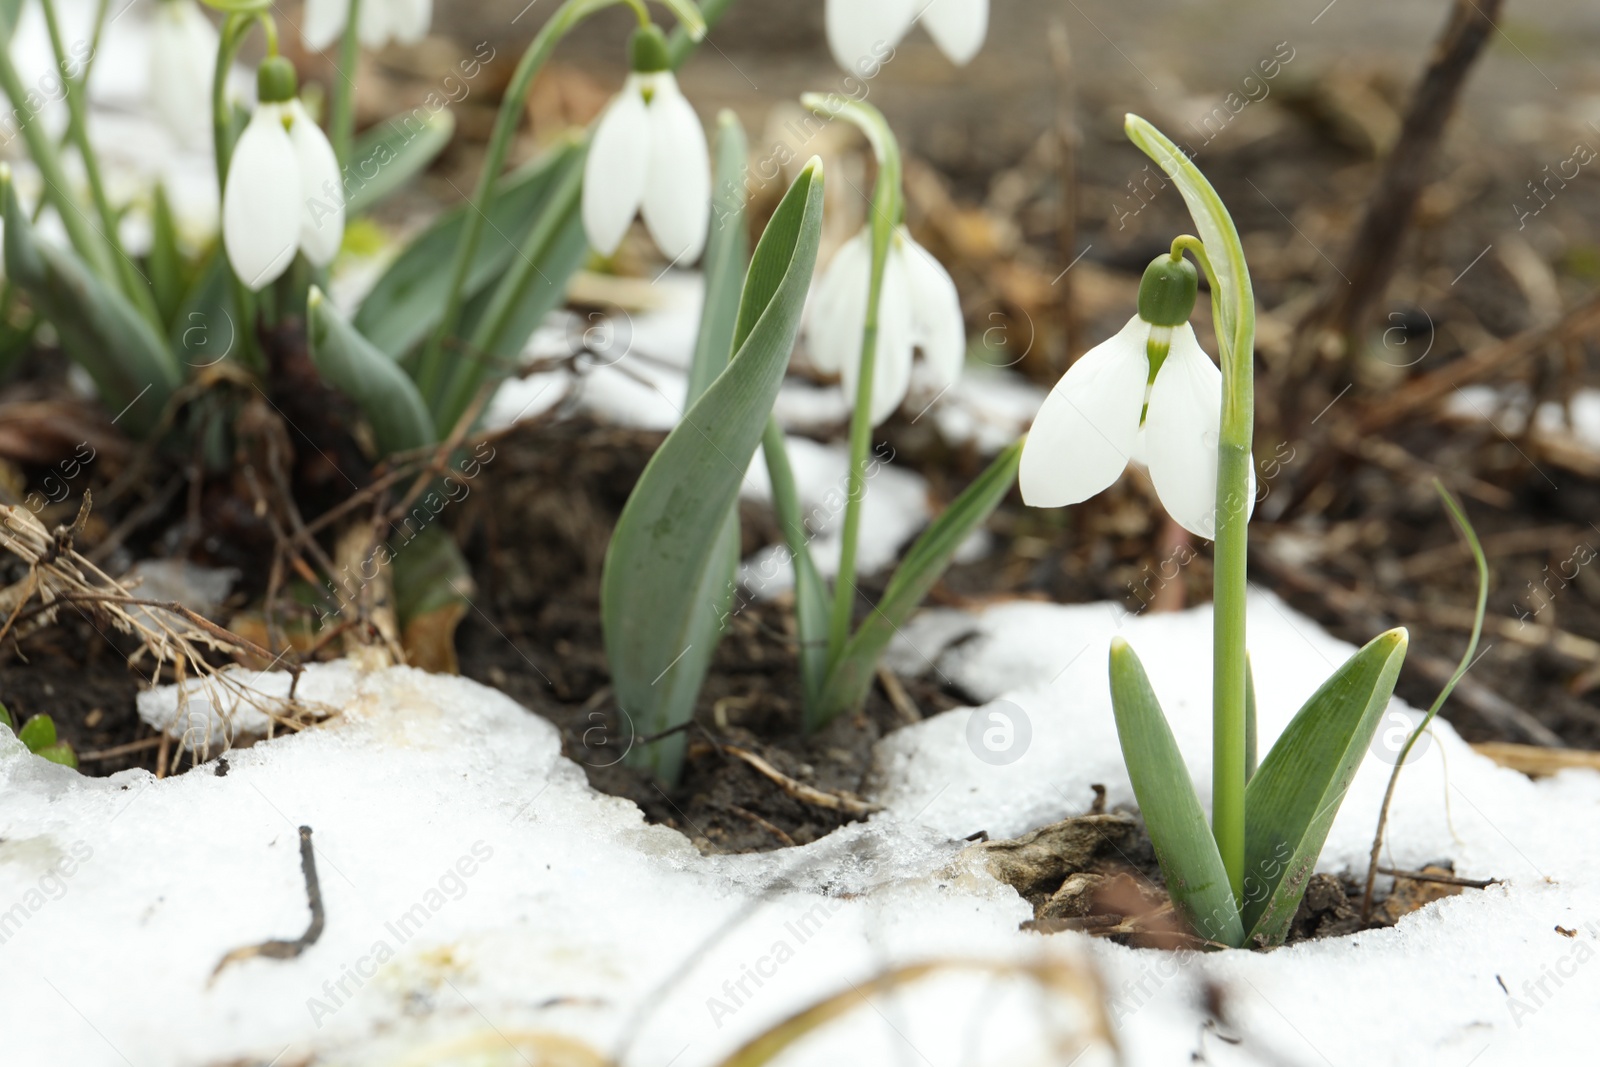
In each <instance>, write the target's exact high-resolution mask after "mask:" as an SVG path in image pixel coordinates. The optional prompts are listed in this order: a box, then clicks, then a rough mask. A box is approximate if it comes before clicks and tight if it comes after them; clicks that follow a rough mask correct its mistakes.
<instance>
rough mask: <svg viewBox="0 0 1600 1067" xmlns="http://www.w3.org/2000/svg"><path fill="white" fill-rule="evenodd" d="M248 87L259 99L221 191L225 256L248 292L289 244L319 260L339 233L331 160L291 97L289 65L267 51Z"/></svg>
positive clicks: (339, 206) (268, 276)
mask: <svg viewBox="0 0 1600 1067" xmlns="http://www.w3.org/2000/svg"><path fill="white" fill-rule="evenodd" d="M256 85H257V95H258V97H259V99H260V103H258V104H257V105H256V110H255V114H253V115H251V116H250V124H249V125H248V126H246V127H245V129H244V133H242V134H240V135H239V143H238V144H237V145H236V146H235V147H234V150H233V160H232V162H231V163H230V164H229V166H228V181H227V188H226V190H225V191H224V193H223V196H222V242H223V245H224V247H225V248H226V249H227V251H228V262H229V263H230V264H232V265H233V272H234V274H236V275H238V277H239V280H240V281H242V282H244V284H245V285H246V286H248V287H249V288H250V289H253V290H259V289H261V288H263V287H265V286H267V285H269V284H271V283H272V282H273V281H274V280H276V279H277V278H278V276H279V275H281V274H282V273H283V272H284V271H285V270H287V269H288V267H289V264H290V263H292V262H294V254H295V252H296V251H297V250H298V251H301V252H304V253H305V256H306V259H308V260H310V261H311V262H312V263H313V264H315V265H316V266H319V267H325V266H327V265H328V264H329V263H331V262H332V261H333V257H334V254H335V253H337V252H338V251H339V242H340V241H342V240H343V239H344V197H343V192H342V187H341V184H340V179H339V161H338V160H337V159H335V158H334V155H333V146H332V145H330V144H329V143H328V138H327V136H326V135H324V134H323V132H322V130H321V129H319V128H318V127H317V124H316V123H315V122H313V121H311V116H310V115H308V114H306V109H305V108H304V107H303V106H301V104H300V101H299V100H298V99H296V98H295V76H294V68H293V67H292V66H290V65H289V61H288V60H286V59H283V58H282V57H279V56H273V57H271V58H270V59H268V60H266V61H265V62H264V63H262V64H261V68H260V70H259V71H257V73H256Z"/></svg>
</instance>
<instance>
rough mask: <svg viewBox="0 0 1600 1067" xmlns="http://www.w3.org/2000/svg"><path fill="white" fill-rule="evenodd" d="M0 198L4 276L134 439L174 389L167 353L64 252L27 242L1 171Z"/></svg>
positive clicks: (6, 174) (125, 305) (122, 301)
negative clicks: (57, 338)
mask: <svg viewBox="0 0 1600 1067" xmlns="http://www.w3.org/2000/svg"><path fill="white" fill-rule="evenodd" d="M0 198H3V200H4V202H5V203H4V211H5V223H6V225H5V264H6V274H7V276H8V277H9V279H10V280H11V282H12V284H14V285H16V286H17V287H18V288H19V289H21V290H22V291H23V292H24V293H26V294H27V296H28V299H29V300H31V301H32V303H33V307H34V310H35V311H37V312H38V313H39V314H40V315H41V316H43V317H44V318H45V319H46V320H48V321H49V322H50V324H51V325H53V326H54V327H55V329H56V333H57V334H58V335H59V336H60V338H61V347H62V348H63V349H64V350H65V351H66V353H67V355H68V356H70V357H71V358H72V359H73V361H74V362H76V363H77V364H79V365H80V366H81V367H83V369H84V370H86V371H88V372H89V377H90V378H92V379H94V383H95V387H96V388H97V389H98V390H99V391H100V397H101V399H102V400H104V401H105V403H106V405H107V406H108V407H110V408H112V409H113V410H116V411H122V412H125V413H126V414H125V416H124V418H125V419H126V421H125V423H124V425H126V426H128V427H129V428H131V429H132V431H133V432H134V433H135V434H141V433H145V432H148V431H149V430H151V429H152V428H154V427H155V425H156V424H157V423H158V421H159V420H160V416H161V412H162V410H163V409H164V408H165V406H166V404H167V401H168V400H169V399H171V397H172V394H173V391H174V390H176V389H177V387H178V382H179V379H180V375H179V372H178V363H177V359H176V358H175V357H174V356H173V354H172V351H171V350H170V349H169V348H168V347H167V345H166V342H165V341H163V340H162V339H161V337H159V336H158V335H157V334H156V332H155V330H154V328H153V327H152V326H151V325H150V323H149V321H148V320H147V319H146V318H145V317H144V316H143V315H141V314H139V312H138V311H137V310H136V309H135V308H134V306H133V305H132V304H131V303H129V302H128V298H127V297H125V296H123V295H122V293H121V292H119V291H118V290H117V289H116V288H115V287H114V286H112V285H110V284H107V283H106V282H105V281H104V280H102V279H101V278H100V277H98V276H97V275H95V274H94V273H93V272H91V271H90V270H89V269H88V268H87V267H85V266H84V265H83V263H82V262H81V261H79V259H78V258H77V256H76V255H74V254H73V253H72V252H69V251H67V250H66V249H64V248H57V247H56V246H55V245H53V244H50V243H48V242H45V241H40V240H37V239H36V238H35V236H34V230H33V226H32V224H31V223H30V222H29V220H28V216H27V214H26V213H25V212H23V211H22V208H21V205H20V204H19V203H18V201H17V195H16V190H15V189H14V188H13V187H12V184H11V172H10V170H9V169H8V168H4V167H0ZM135 401H137V403H135Z"/></svg>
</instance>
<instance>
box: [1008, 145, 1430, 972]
mask: <svg viewBox="0 0 1600 1067" xmlns="http://www.w3.org/2000/svg"><path fill="white" fill-rule="evenodd" d="M1127 132H1128V137H1129V139H1130V140H1132V141H1133V142H1134V143H1135V144H1136V145H1138V146H1139V148H1140V149H1142V150H1143V151H1144V152H1145V153H1146V154H1147V155H1149V156H1150V157H1151V158H1152V159H1153V160H1155V161H1156V163H1158V164H1159V165H1160V166H1161V167H1162V169H1163V170H1164V171H1166V173H1167V176H1168V177H1169V178H1170V179H1171V180H1172V182H1173V184H1174V185H1175V186H1176V187H1177V188H1178V190H1179V192H1180V193H1181V194H1182V195H1183V198H1184V200H1185V202H1186V203H1187V205H1188V207H1189V211H1190V214H1191V215H1193V217H1194V221H1195V225H1196V227H1197V228H1198V229H1199V231H1200V233H1201V235H1202V236H1201V238H1193V237H1180V238H1178V239H1177V240H1176V241H1174V242H1173V245H1172V252H1171V254H1170V255H1169V256H1163V257H1161V258H1159V259H1157V260H1156V262H1155V263H1153V264H1151V266H1150V268H1149V270H1147V271H1146V272H1145V277H1144V280H1143V282H1142V284H1141V286H1140V293H1139V310H1138V314H1137V315H1135V316H1134V318H1133V319H1132V320H1131V321H1130V322H1129V323H1128V325H1127V326H1126V327H1124V328H1123V330H1122V332H1121V333H1119V334H1118V335H1117V336H1116V337H1113V338H1112V339H1111V340H1109V341H1106V342H1105V343H1103V344H1101V345H1099V346H1097V347H1096V348H1095V349H1094V350H1092V351H1091V352H1089V353H1088V354H1087V355H1085V356H1084V357H1083V358H1082V359H1080V360H1079V361H1078V363H1077V364H1075V365H1074V366H1073V367H1072V369H1071V370H1069V371H1068V372H1067V374H1066V376H1065V377H1063V378H1062V380H1061V382H1060V383H1059V384H1058V385H1057V386H1056V388H1055V390H1054V391H1053V392H1052V393H1051V395H1050V397H1049V398H1048V399H1047V400H1046V402H1045V405H1044V407H1043V408H1042V409H1041V411H1040V413H1039V417H1038V419H1037V420H1036V422H1035V427H1034V430H1033V433H1032V434H1031V435H1030V437H1029V439H1028V443H1027V446H1026V448H1025V451H1024V456H1023V460H1022V473H1021V478H1022V486H1023V494H1024V498H1025V499H1026V500H1027V501H1028V502H1029V503H1030V504H1036V505H1043V506H1055V505H1059V504H1064V503H1072V502H1075V501H1077V500H1082V499H1085V498H1087V497H1089V496H1092V495H1093V494H1094V493H1096V492H1098V491H1099V490H1100V489H1103V488H1104V487H1105V486H1106V485H1109V484H1110V483H1111V482H1112V481H1114V480H1115V479H1116V477H1117V476H1118V474H1120V473H1121V471H1122V469H1123V467H1124V466H1125V465H1126V461H1127V457H1128V454H1129V453H1131V452H1132V451H1133V449H1134V443H1135V439H1136V437H1137V435H1138V433H1139V425H1140V421H1141V412H1142V413H1143V415H1142V418H1143V421H1144V424H1145V426H1146V430H1145V434H1146V448H1145V452H1146V455H1147V457H1148V459H1149V462H1150V473H1151V477H1152V480H1153V481H1155V483H1156V492H1157V495H1158V496H1160V498H1161V500H1162V503H1163V504H1164V505H1165V506H1166V507H1167V509H1168V511H1169V512H1170V513H1171V514H1172V516H1173V517H1174V518H1175V519H1177V520H1178V521H1179V522H1180V523H1182V524H1183V525H1184V526H1185V527H1186V528H1188V529H1189V530H1190V531H1192V532H1194V533H1197V534H1201V535H1202V536H1208V535H1214V536H1215V538H1216V548H1215V552H1214V560H1215V563H1214V566H1213V580H1214V597H1213V600H1214V604H1213V608H1212V615H1213V620H1214V621H1213V628H1214V639H1213V653H1212V655H1213V666H1212V746H1211V749H1212V751H1211V756H1212V783H1211V787H1212V812H1211V825H1210V826H1209V827H1207V825H1206V819H1205V814H1204V811H1203V809H1202V807H1201V805H1200V799H1199V796H1198V794H1197V793H1196V791H1195V788H1194V784H1193V781H1192V779H1191V778H1190V776H1189V770H1188V766H1187V764H1186V763H1185V761H1184V758H1183V754H1182V753H1181V752H1180V751H1179V750H1178V746H1177V742H1176V741H1175V740H1174V737H1173V733H1172V730H1171V728H1170V727H1169V726H1168V724H1167V719H1166V716H1165V715H1164V714H1163V712H1162V710H1161V704H1160V701H1159V700H1158V699H1157V697H1156V694H1155V691H1154V689H1153V688H1152V687H1151V685H1150V680H1149V678H1148V676H1147V675H1146V674H1145V671H1144V667H1143V665H1142V664H1141V663H1140V662H1139V657H1138V656H1137V655H1135V653H1134V651H1133V649H1132V648H1130V647H1129V646H1128V643H1127V642H1126V641H1124V640H1122V639H1121V638H1117V639H1116V640H1114V641H1113V642H1112V644H1111V656H1110V672H1111V701H1112V709H1113V712H1114V714H1115V716H1116V724H1117V737H1118V740H1119V741H1120V743H1121V746H1122V754H1123V760H1124V762H1125V763H1126V764H1127V768H1128V777H1129V780H1130V781H1131V783H1132V785H1133V791H1134V795H1135V796H1136V797H1137V798H1138V801H1139V808H1140V811H1141V813H1142V814H1143V816H1144V820H1145V825H1146V827H1147V828H1148V829H1149V832H1150V841H1151V844H1152V845H1153V846H1154V848H1155V853H1156V858H1157V859H1158V860H1159V861H1160V863H1161V868H1162V871H1163V872H1164V873H1165V874H1166V880H1167V886H1168V889H1169V891H1170V892H1171V894H1172V899H1173V903H1174V905H1175V906H1176V907H1177V909H1178V911H1179V913H1180V914H1182V915H1183V916H1184V918H1185V919H1186V920H1187V921H1188V923H1189V926H1190V927H1191V929H1192V930H1193V932H1194V933H1195V934H1197V935H1198V936H1199V937H1201V938H1203V939H1205V940H1206V941H1208V942H1210V943H1211V944H1213V945H1218V946H1232V947H1239V946H1243V945H1247V944H1249V945H1255V946H1270V945H1277V944H1282V942H1283V940H1284V938H1285V937H1286V936H1287V934H1288V930H1289V925H1290V922H1291V920H1292V919H1293V917H1294V914H1295V911H1296V909H1297V908H1298V906H1299V904H1300V900H1301V898H1302V897H1303V896H1304V894H1305V888H1306V882H1307V876H1308V875H1309V873H1310V872H1311V871H1312V870H1313V869H1314V867H1315V865H1316V862H1317V856H1318V854H1319V853H1320V852H1321V850H1322V846H1323V843H1324V842H1325V841H1326V840H1327V835H1328V830H1329V828H1330V827H1331V825H1332V823H1333V818H1334V815H1335V814H1337V812H1338V810H1339V806H1340V804H1341V803H1342V802H1343V800H1344V796H1345V792H1346V791H1347V790H1348V789H1349V786H1350V782H1351V781H1352V780H1353V779H1354V777H1355V773H1356V769H1357V768H1358V767H1359V766H1360V763H1361V760H1362V757H1363V755H1364V754H1365V753H1366V751H1367V747H1368V745H1369V744H1370V742H1371V740H1372V736H1373V733H1374V732H1375V731H1376V729H1377V726H1378V720H1379V717H1380V716H1381V714H1382V712H1383V710H1384V708H1385V707H1387V705H1388V702H1389V698H1390V695H1391V694H1392V693H1393V692H1394V685H1395V681H1396V679H1397V678H1398V676H1399V672H1400V665H1401V663H1402V661H1403V660H1404V659H1405V652H1406V642H1407V636H1406V632H1405V631H1404V630H1391V631H1389V632H1388V633H1385V634H1382V635H1380V636H1378V637H1377V638H1375V639H1373V640H1372V641H1371V642H1369V643H1368V644H1367V645H1366V646H1365V647H1364V648H1362V649H1361V650H1360V651H1359V652H1357V653H1356V654H1355V655H1354V656H1352V657H1350V659H1349V660H1348V661H1347V662H1346V663H1345V664H1344V665H1343V666H1341V667H1340V668H1339V669H1338V670H1337V671H1335V672H1334V674H1333V676H1332V677H1331V678H1329V679H1328V680H1327V681H1326V682H1324V683H1323V685H1322V687H1321V688H1320V689H1319V690H1317V692H1316V693H1315V694H1313V695H1312V697H1311V699H1310V700H1308V701H1307V702H1306V703H1305V705H1304V706H1302V707H1301V709H1300V711H1299V713H1298V714H1297V715H1296V716H1295V717H1294V719H1293V720H1292V721H1291V722H1290V723H1289V725H1288V727H1287V728H1286V729H1285V730H1284V731H1283V733H1282V734H1281V735H1280V736H1279V738H1278V740H1277V742H1276V743H1275V744H1274V745H1273V746H1272V750H1271V751H1270V752H1268V753H1267V757H1266V759H1265V760H1263V761H1262V762H1261V764H1260V767H1259V768H1257V767H1256V766H1255V755H1254V754H1255V751H1256V745H1255V736H1254V734H1255V711H1254V708H1255V696H1254V687H1253V685H1252V684H1251V681H1250V667H1249V659H1248V655H1247V653H1246V649H1245V597H1246V588H1245V576H1246V570H1247V567H1246V564H1247V559H1246V553H1247V546H1248V538H1247V523H1248V521H1249V516H1250V510H1251V504H1252V502H1253V497H1254V484H1253V479H1252V470H1251V467H1252V464H1251V458H1250V449H1251V443H1252V438H1253V432H1254V429H1253V421H1254V402H1255V401H1254V389H1255V386H1254V377H1253V376H1254V339H1255V299H1254V296H1253V294H1252V292H1251V287H1250V271H1249V268H1248V266H1247V265H1246V264H1245V259H1244V248H1243V245H1242V244H1241V243H1240V240H1239V233H1238V230H1237V228H1236V227H1235V226H1234V224H1233V219H1232V218H1231V217H1230V216H1229V215H1228V212H1227V209H1226V208H1225V207H1223V205H1222V200H1221V198H1220V197H1218V196H1217V192H1216V190H1215V189H1213V188H1212V187H1211V184H1210V183H1209V182H1208V181H1206V179H1205V177H1204V175H1202V174H1201V173H1200V171H1199V170H1198V169H1197V168H1196V167H1195V165H1194V164H1193V163H1192V162H1191V161H1190V160H1189V159H1188V158H1187V157H1186V156H1184V155H1183V153H1182V152H1181V151H1179V149H1178V147H1177V146H1176V145H1174V144H1173V143H1172V142H1171V141H1170V140H1168V139H1167V138H1166V137H1165V136H1163V135H1162V134H1161V133H1160V132H1159V131H1158V130H1156V129H1155V127H1153V126H1151V125H1150V124H1149V123H1148V122H1145V121H1144V120H1143V119H1141V118H1139V117H1138V116H1135V115H1129V116H1128V117H1127ZM1185 252H1189V253H1193V255H1194V257H1195V259H1196V260H1197V261H1198V262H1199V264H1200V266H1201V267H1202V268H1204V270H1205V271H1206V273H1207V275H1208V276H1209V280H1210V283H1211V298H1212V310H1213V316H1212V317H1213V321H1214V322H1215V323H1216V328H1217V338H1218V343H1219V346H1220V347H1221V349H1222V353H1221V354H1222V360H1221V362H1222V368H1221V371H1220V372H1219V371H1218V370H1217V368H1215V367H1213V366H1212V365H1211V361H1210V360H1209V359H1208V358H1207V357H1206V355H1205V353H1204V352H1203V351H1201V349H1200V347H1199V345H1198V344H1197V343H1196V342H1195V340H1194V336H1193V332H1192V331H1191V330H1190V329H1189V327H1188V325H1187V322H1188V318H1189V314H1190V312H1191V311H1192V310H1193V307H1194V300H1195V293H1196V290H1197V286H1198V274H1197V272H1196V271H1195V268H1194V267H1192V266H1190V265H1189V264H1188V262H1187V261H1186V260H1184V259H1183V258H1182V257H1183V255H1184V253H1185Z"/></svg>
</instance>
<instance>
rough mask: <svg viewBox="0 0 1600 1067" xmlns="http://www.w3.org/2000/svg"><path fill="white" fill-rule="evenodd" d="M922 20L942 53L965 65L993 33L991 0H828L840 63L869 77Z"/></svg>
mask: <svg viewBox="0 0 1600 1067" xmlns="http://www.w3.org/2000/svg"><path fill="white" fill-rule="evenodd" d="M919 19H920V20H921V22H922V24H923V25H924V26H926V27H927V28H928V33H929V35H930V36H932V37H933V43H934V44H936V45H938V46H939V51H941V52H943V53H944V54H945V55H946V56H947V57H949V59H950V62H952V63H954V64H956V66H958V67H964V66H966V65H967V64H968V63H969V62H971V60H972V57H973V56H975V55H977V54H978V49H980V48H982V47H983V38H984V36H985V35H986V34H987V33H988V32H989V0H828V8H827V23H828V47H829V48H831V49H832V50H833V58H834V61H835V62H837V63H838V64H839V66H841V67H843V68H844V69H845V70H850V71H855V72H856V73H858V74H861V75H862V76H864V77H869V76H870V74H869V73H868V72H869V71H870V72H872V73H876V72H877V68H878V67H879V66H881V65H882V64H883V63H884V62H886V61H887V60H888V59H889V57H890V56H892V55H893V54H894V49H895V46H896V45H898V44H899V43H900V40H901V38H903V37H905V35H906V33H907V32H909V31H910V29H911V24H912V23H913V22H916V21H918V20H919Z"/></svg>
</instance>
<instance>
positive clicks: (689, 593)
mask: <svg viewBox="0 0 1600 1067" xmlns="http://www.w3.org/2000/svg"><path fill="white" fill-rule="evenodd" d="M821 231H822V166H821V163H820V162H817V161H813V162H812V163H811V164H810V165H808V166H807V167H806V168H805V169H804V170H802V171H801V173H800V176H799V177H798V178H796V179H795V182H794V184H793V185H792V186H791V187H790V188H789V192H788V193H787V194H786V195H785V196H784V199H783V202H782V203H781V204H779V206H778V210H777V213H776V214H774V215H773V217H772V221H771V222H770V223H768V225H767V229H766V232H765V233H764V234H763V235H762V237H761V240H760V242H759V243H758V244H757V246H756V251H755V256H754V258H753V259H752V261H751V264H750V271H749V274H748V276H747V278H746V281H745V287H744V294H743V297H742V299H741V302H740V314H739V321H738V325H737V326H736V328H735V331H734V337H735V342H736V348H735V355H734V357H733V360H732V361H731V362H730V363H729V365H728V368H727V369H726V370H725V371H723V373H722V374H721V375H719V376H718V377H717V379H716V381H714V382H712V383H711V386H710V388H708V389H707V390H706V392H705V394H704V395H702V396H701V397H700V399H699V400H698V401H696V402H695V404H694V406H693V407H691V408H690V409H689V411H688V413H687V414H686V415H684V417H683V421H682V422H680V423H679V424H678V426H677V427H676V428H675V429H674V430H673V431H672V432H671V433H670V434H668V435H667V439H666V441H664V442H663V443H662V445H661V448H660V449H659V450H657V452H656V454H655V456H654V457H652V458H651V460H650V463H649V465H648V466H646V467H645V471H644V474H643V475H642V476H641V477H640V479H639V483H638V485H637V486H635V487H634V491H633V494H632V495H631V496H630V497H629V498H628V503H627V505H626V506H625V507H624V508H623V511H622V516H621V518H620V519H619V520H618V522H617V528H616V532H615V533H614V534H613V535H612V538H611V544H610V546H609V547H608V549H607V551H606V565H605V573H604V575H603V577H602V579H601V600H600V608H601V621H602V623H603V626H604V630H605V639H606V656H607V659H608V660H609V661H610V663H611V676H612V684H613V686H614V688H615V692H616V697H617V702H618V704H619V705H620V706H621V708H622V709H623V710H624V711H625V712H626V713H627V714H628V715H629V716H630V717H631V718H632V720H633V723H634V727H635V729H636V730H637V731H638V732H640V733H641V734H645V735H648V734H654V733H659V732H661V731H662V730H665V729H667V728H669V727H674V726H678V725H680V724H681V723H683V722H685V721H687V720H688V719H689V718H690V716H691V715H692V714H693V711H694V702H695V699H696V697H697V695H698V693H699V690H700V684H701V682H702V681H703V680H704V672H705V666H706V664H707V663H708V662H709V650H708V649H706V648H704V647H701V648H698V649H697V648H696V647H695V646H696V644H698V643H700V642H699V641H697V634H701V633H702V632H703V631H702V629H701V627H703V623H700V622H698V620H697V617H701V618H703V615H704V614H705V613H707V612H709V611H711V608H712V605H711V604H710V603H708V602H707V600H706V599H705V598H706V595H707V593H708V591H709V590H710V589H712V588H714V587H715V585H716V583H717V582H718V581H721V580H723V576H722V575H721V574H719V573H717V572H716V562H717V559H718V551H719V550H718V548H717V542H718V538H719V535H720V534H721V532H722V531H723V530H724V529H725V527H726V524H727V521H728V514H729V511H730V510H731V509H732V508H733V506H734V503H735V501H736V500H737V499H738V495H739V484H740V483H741V482H742V481H743V480H744V476H745V472H746V469H747V468H748V467H749V465H750V460H751V458H752V457H753V456H754V454H755V450H756V445H757V444H759V443H760V441H761V435H762V432H763V430H764V429H765V427H766V425H767V420H768V417H769V416H770V414H771V412H772V405H773V403H774V402H775V401H776V399H777V395H778V387H779V385H780V384H781V383H782V381H783V375H784V371H785V370H786V368H787V366H788V360H789V353H790V350H791V349H792V348H793V347H794V339H795V334H796V333H797V332H798V331H799V327H800V313H801V310H802V308H803V307H804V305H805V299H806V292H807V290H808V289H809V287H810V284H811V274H812V270H813V269H814V268H815V266H816V257H817V242H818V239H819V237H820V234H821ZM681 753H682V744H681V738H680V740H679V743H677V744H675V745H671V746H665V745H662V744H660V743H656V744H646V745H636V746H635V747H634V750H633V751H632V752H631V753H630V754H629V758H630V759H631V760H633V761H634V762H635V763H636V764H641V765H644V766H648V767H650V768H651V769H653V770H654V771H655V773H656V774H658V775H660V776H661V777H662V778H664V779H667V780H671V779H673V778H675V777H676V776H677V774H678V772H679V770H680V766H681Z"/></svg>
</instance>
